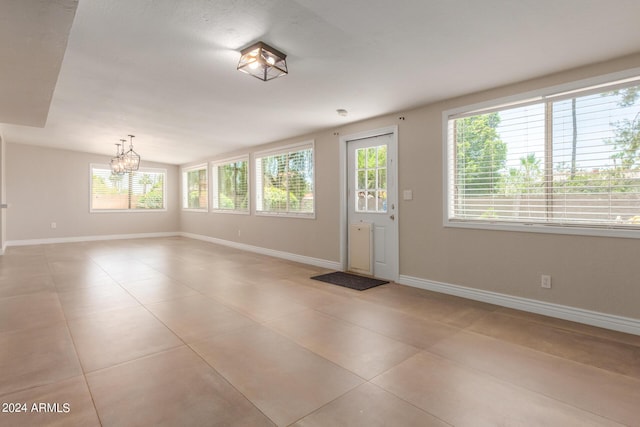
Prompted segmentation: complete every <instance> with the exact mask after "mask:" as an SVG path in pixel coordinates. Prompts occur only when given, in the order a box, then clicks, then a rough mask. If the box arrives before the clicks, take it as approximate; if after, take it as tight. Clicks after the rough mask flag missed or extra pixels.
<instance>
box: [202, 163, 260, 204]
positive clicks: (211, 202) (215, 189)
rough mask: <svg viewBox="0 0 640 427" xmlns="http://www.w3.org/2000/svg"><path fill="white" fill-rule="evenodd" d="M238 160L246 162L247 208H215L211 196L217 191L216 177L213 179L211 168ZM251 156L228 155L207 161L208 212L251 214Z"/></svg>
mask: <svg viewBox="0 0 640 427" xmlns="http://www.w3.org/2000/svg"><path fill="white" fill-rule="evenodd" d="M240 161H246V162H247V210H246V211H241V210H237V209H220V208H215V207H214V206H213V197H214V193H215V192H217V183H218V181H217V179H218V178H217V177H216V181H215V182H214V181H213V168H215V167H219V166H224V165H227V164H229V163H233V162H240ZM251 161H252V159H251V156H250V155H249V154H243V155H241V156H235V157H229V158H226V159H221V160H213V161H211V162H209V173H210V174H211V178H212V179H210V180H209V182H210V183H211V184H210V185H209V188H210V189H211V191H210V192H211V195H210V197H209V206H210V208H209V212H210V213H215V214H231V215H251V207H252V203H251V198H252V194H251V177H252V175H253V173H252V172H251V171H252V169H251Z"/></svg>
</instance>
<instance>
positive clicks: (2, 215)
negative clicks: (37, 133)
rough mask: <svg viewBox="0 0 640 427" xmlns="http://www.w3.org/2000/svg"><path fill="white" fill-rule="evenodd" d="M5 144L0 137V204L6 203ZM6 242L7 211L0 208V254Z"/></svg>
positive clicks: (0, 136)
mask: <svg viewBox="0 0 640 427" xmlns="http://www.w3.org/2000/svg"><path fill="white" fill-rule="evenodd" d="M5 150H6V143H5V141H4V139H2V135H0V204H1V205H4V204H5V203H7V182H6V179H5V173H6V166H5V165H6V162H5V158H6V151H5ZM6 242H7V210H6V209H4V208H2V207H0V254H2V253H4V249H5V246H6Z"/></svg>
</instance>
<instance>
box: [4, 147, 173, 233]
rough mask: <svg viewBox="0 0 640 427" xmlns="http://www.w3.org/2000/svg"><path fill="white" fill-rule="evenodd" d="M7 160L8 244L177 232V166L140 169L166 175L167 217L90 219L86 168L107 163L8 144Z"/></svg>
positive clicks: (138, 214)
mask: <svg viewBox="0 0 640 427" xmlns="http://www.w3.org/2000/svg"><path fill="white" fill-rule="evenodd" d="M6 158H7V161H6V185H7V201H8V203H9V209H7V240H8V241H9V242H10V241H15V240H28V239H51V238H64V237H78V236H97V235H110V234H133V233H158V232H175V231H178V209H177V198H178V197H177V194H178V176H177V171H178V168H177V167H176V166H172V165H163V164H156V163H144V162H143V164H142V166H147V167H159V168H165V169H167V174H168V176H167V193H168V197H167V211H166V212H127V213H89V164H90V163H102V164H108V162H109V158H108V157H106V156H100V155H95V154H87V153H79V152H75V151H66V150H56V149H50V148H43V147H36V146H31V145H22V144H11V143H9V144H7V147H6ZM52 222H56V223H57V228H56V229H52V228H51V223H52Z"/></svg>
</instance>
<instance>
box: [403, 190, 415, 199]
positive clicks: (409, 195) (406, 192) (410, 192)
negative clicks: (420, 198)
mask: <svg viewBox="0 0 640 427" xmlns="http://www.w3.org/2000/svg"><path fill="white" fill-rule="evenodd" d="M402 199H403V200H413V190H404V191H403V192H402Z"/></svg>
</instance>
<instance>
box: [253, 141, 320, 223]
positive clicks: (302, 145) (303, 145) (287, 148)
mask: <svg viewBox="0 0 640 427" xmlns="http://www.w3.org/2000/svg"><path fill="white" fill-rule="evenodd" d="M308 148H311V150H312V152H313V156H312V162H311V164H312V167H313V179H312V182H311V184H312V185H313V212H310V213H308V212H306V213H305V212H299V213H297V212H269V211H259V210H258V206H259V204H258V194H259V193H260V194H261V193H262V189H258V173H257V164H256V159H258V158H261V157H265V156H274V155H278V154H284V153H289V152H291V151H299V150H304V149H308ZM252 168H253V170H254V171H255V173H254V177H255V178H254V181H253V184H254V188H255V189H256V190H255V197H256V199H255V214H256V215H257V216H268V217H280V218H300V219H316V199H317V197H316V194H317V188H316V148H315V140H313V139H311V140H308V141H303V142H299V143H295V144H288V145H281V146H279V147H274V148H271V149H268V150H262V151H256V152H255V153H253V156H252Z"/></svg>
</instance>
